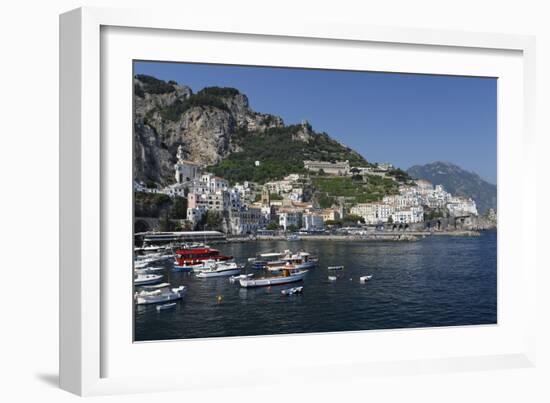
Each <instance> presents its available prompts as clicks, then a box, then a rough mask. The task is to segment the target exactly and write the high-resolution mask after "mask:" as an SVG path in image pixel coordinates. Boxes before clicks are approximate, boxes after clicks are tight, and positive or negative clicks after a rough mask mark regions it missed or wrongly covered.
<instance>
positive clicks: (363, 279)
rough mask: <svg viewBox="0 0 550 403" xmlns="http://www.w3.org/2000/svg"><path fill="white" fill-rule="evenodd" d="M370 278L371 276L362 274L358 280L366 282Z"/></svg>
mask: <svg viewBox="0 0 550 403" xmlns="http://www.w3.org/2000/svg"><path fill="white" fill-rule="evenodd" d="M371 278H372V276H362V277H359V281H360V282H361V283H366V282H367V281H369V280H370V279H371Z"/></svg>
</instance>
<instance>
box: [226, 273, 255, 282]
mask: <svg viewBox="0 0 550 403" xmlns="http://www.w3.org/2000/svg"><path fill="white" fill-rule="evenodd" d="M253 275H254V274H252V273H250V274H239V275H237V276H231V277H229V282H230V283H234V282H236V281H239V280H240V279H247V278H250V277H252V276H253Z"/></svg>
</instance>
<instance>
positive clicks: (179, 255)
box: [176, 248, 233, 266]
mask: <svg viewBox="0 0 550 403" xmlns="http://www.w3.org/2000/svg"><path fill="white" fill-rule="evenodd" d="M210 259H213V260H216V261H218V262H219V261H224V260H231V259H233V256H224V255H220V251H219V250H217V249H212V248H193V249H180V250H177V251H176V261H177V262H178V265H179V266H185V265H190V264H197V263H202V262H203V261H205V260H210Z"/></svg>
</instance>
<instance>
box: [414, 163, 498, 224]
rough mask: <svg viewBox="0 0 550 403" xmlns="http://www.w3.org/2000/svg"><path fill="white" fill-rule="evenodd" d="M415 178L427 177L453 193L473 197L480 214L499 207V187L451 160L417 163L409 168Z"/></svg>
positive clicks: (426, 178)
mask: <svg viewBox="0 0 550 403" xmlns="http://www.w3.org/2000/svg"><path fill="white" fill-rule="evenodd" d="M407 173H408V174H409V175H411V176H412V177H413V178H415V179H425V180H428V181H430V182H432V183H433V184H434V185H443V187H445V190H447V191H448V192H451V193H452V194H453V195H457V196H465V197H471V198H472V199H474V200H475V201H476V205H477V209H478V211H479V213H480V214H484V213H485V212H486V211H487V210H488V209H489V208H493V209H495V210H496V208H497V187H496V186H495V185H493V184H492V183H489V182H487V181H485V180H483V179H481V177H480V176H479V175H478V174H476V173H474V172H469V171H466V170H464V169H462V168H460V167H459V166H457V165H454V164H451V163H449V162H440V161H437V162H432V163H430V164H426V165H415V166H412V167H410V168H409V169H408V170H407Z"/></svg>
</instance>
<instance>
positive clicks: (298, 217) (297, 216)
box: [279, 211, 302, 231]
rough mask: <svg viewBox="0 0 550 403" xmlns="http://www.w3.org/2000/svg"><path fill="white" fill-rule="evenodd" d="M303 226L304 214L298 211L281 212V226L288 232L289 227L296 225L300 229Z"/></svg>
mask: <svg viewBox="0 0 550 403" xmlns="http://www.w3.org/2000/svg"><path fill="white" fill-rule="evenodd" d="M301 224H302V213H299V212H296V211H288V212H279V226H281V227H283V228H284V230H285V231H286V230H287V228H288V227H290V226H291V225H294V226H295V227H297V228H300V226H301Z"/></svg>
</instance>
